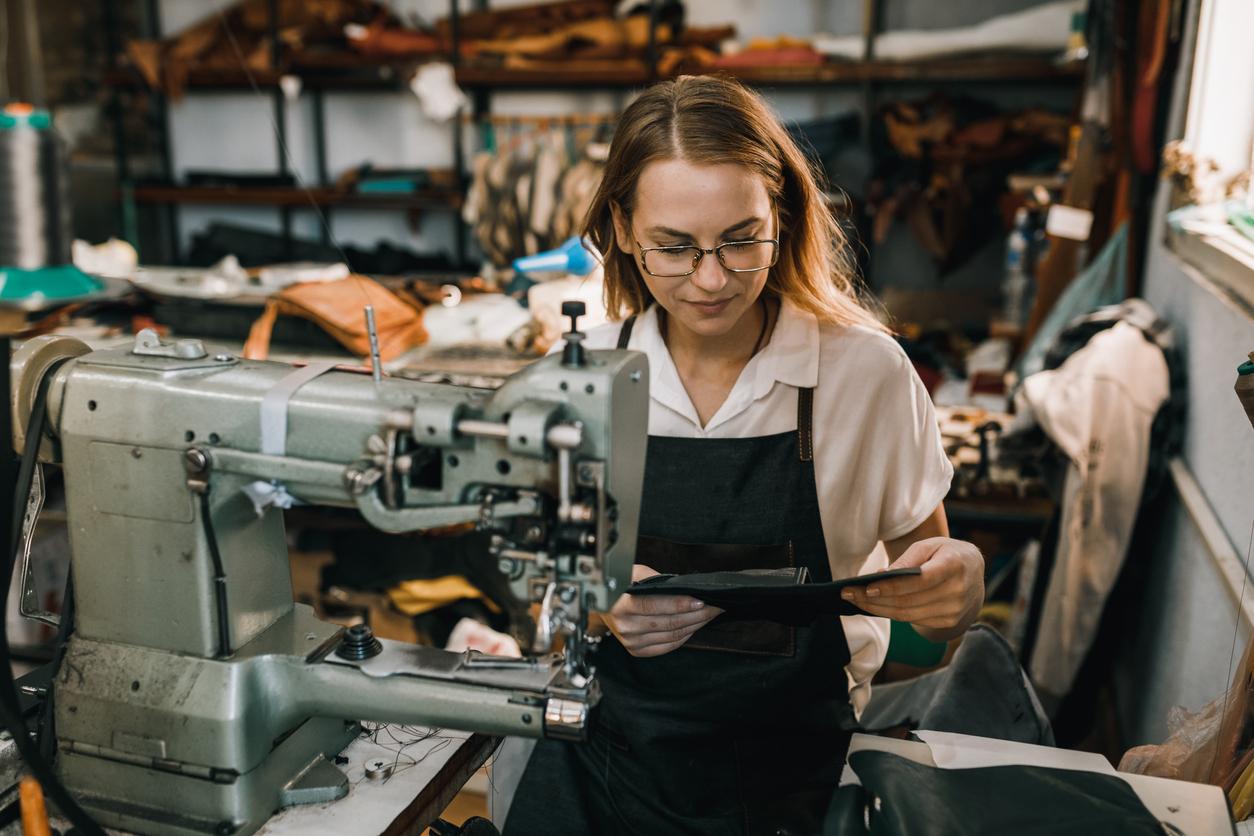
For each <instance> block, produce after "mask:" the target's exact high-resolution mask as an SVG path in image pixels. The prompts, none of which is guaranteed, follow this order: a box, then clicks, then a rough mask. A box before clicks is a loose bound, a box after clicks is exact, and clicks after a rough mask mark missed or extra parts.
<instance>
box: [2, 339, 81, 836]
mask: <svg viewBox="0 0 1254 836" xmlns="http://www.w3.org/2000/svg"><path fill="white" fill-rule="evenodd" d="M66 359H69V358H66ZM65 362H66V360H61V361H58V362H57V363H55V364H53V365H52V366H50V367H49V368H48V370H47V371H46V372H45V373H44V376H43V378H42V379H41V380H40V381H39V388H38V390H37V393H36V395H35V403H34V405H33V406H32V407H31V412H30V418H29V420H28V421H27V425H26V449H25V450H23V451H22V465H21V468H20V469H19V470H18V477H17V487H16V490H15V492H14V495H15V499H14V503H13V533H12V536H11V539H10V541H9V543H8V549H9V552H8V556H7V560H6V561H5V564H6V565H5V568H4V571H3V572H0V720H3V722H4V727H5V728H6V729H8V731H9V734H11V735H12V736H13V744H14V745H15V746H16V747H17V750H18V753H19V754H21V756H22V760H23V761H24V762H25V763H26V768H27V769H28V770H30V773H31V774H32V775H34V776H35V779H36V780H38V781H39V783H40V784H41V785H42V786H43V790H44V792H45V793H47V794H48V796H49V797H50V798H51V799H52V800H53V802H54V803H55V804H56V806H57V810H58V811H59V812H60V813H61V815H63V816H65V817H66V818H67V819H69V820H70V823H71V824H73V825H74V826H75V827H76V828H78V829H79V831H80V832H81V833H82V834H83V836H105V832H104V830H103V828H101V827H100V825H98V824H96V822H95V820H94V819H92V817H91V816H89V815H88V814H87V812H86V811H85V810H83V808H82V807H80V806H78V803H77V802H76V801H75V800H74V799H73V797H71V796H70V793H69V791H68V790H67V789H66V788H65V785H64V784H62V783H61V780H60V779H59V778H58V777H57V775H56V773H55V772H54V771H53V770H52V766H51V765H50V764H49V762H48V760H47V759H45V758H44V756H43V755H42V754H41V753H40V751H39V747H38V746H36V745H35V742H34V741H33V740H31V737H30V732H29V731H28V730H27V728H26V721H25V720H24V719H23V718H22V708H21V701H20V699H19V697H18V691H17V681H16V680H15V679H14V677H13V659H12V657H11V655H10V653H9V633H8V615H9V612H8V610H9V588H10V587H11V586H12V582H13V569H14V567H15V566H16V565H17V549H18V544H19V543H20V542H21V531H22V518H23V517H24V516H25V512H26V499H27V496H28V495H29V494H30V487H31V479H32V478H33V476H34V472H35V465H36V462H37V461H38V458H39V446H40V442H41V441H42V439H43V436H44V426H45V424H46V423H47V418H48V408H47V407H48V386H49V384H50V383H51V381H52V377H53V374H54V373H55V372H56V370H57V369H58V368H60V366H61V365H62V364H63V363H65Z"/></svg>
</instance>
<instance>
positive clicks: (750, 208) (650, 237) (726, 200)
mask: <svg viewBox="0 0 1254 836" xmlns="http://www.w3.org/2000/svg"><path fill="white" fill-rule="evenodd" d="M614 223H615V231H616V233H617V235H616V237H617V239H618V245H619V248H620V249H622V250H623V252H625V253H629V254H631V255H632V256H633V257H634V258H635V260H636V266H637V268H639V270H640V275H641V277H642V278H643V279H644V283H645V284H646V285H647V286H648V288H649V290H650V292H652V294H653V298H654V299H656V300H657V303H658V304H659V305H661V306H662V307H663V308H664V309H665V310H666V313H667V314H669V315H670V317H671V318H672V319H673V320H674V321H675V322H676V323H677V324H679V325H681V326H682V327H684V328H687V329H688V330H690V331H692V332H693V333H694V334H697V335H700V336H705V337H718V336H723V335H725V334H728V333H729V332H731V331H732V330H734V329H735V327H736V325H737V324H738V323H740V322H741V321H742V320H743V319H744V317H745V314H747V313H749V312H750V311H752V310H753V306H754V303H755V302H756V301H757V299H758V296H759V295H760V294H761V293H762V288H763V286H764V285H765V284H766V277H767V274H768V273H769V272H770V270H769V269H762V270H756V271H754V272H749V273H735V272H732V271H730V270H728V269H726V268H725V267H724V266H723V265H722V264H721V263H720V262H719V260H718V259H717V258H716V257H715V256H714V254H713V253H707V254H706V255H705V256H704V257H703V258H702V259H701V261H700V264H699V265H698V266H697V269H696V272H694V273H692V274H691V275H689V276H682V277H674V278H659V277H657V276H654V275H650V273H649V271H648V270H646V269H645V265H644V261H643V259H642V258H641V255H640V248H642V247H643V248H645V249H648V248H650V247H673V246H684V245H695V246H698V247H702V248H705V249H709V248H712V247H716V246H718V245H719V244H723V243H726V242H728V241H746V240H750V239H766V238H775V237H776V229H775V222H774V220H773V213H772V211H771V200H770V197H769V196H768V195H767V192H766V185H765V184H764V183H763V182H762V178H761V177H759V176H758V175H757V174H755V173H754V172H752V171H750V170H749V169H747V168H745V167H743V166H739V165H734V164H719V165H698V164H695V163H691V162H688V161H686V160H655V161H654V162H651V163H649V164H648V165H647V166H645V168H644V171H642V172H641V173H640V179H639V181H638V182H637V185H636V198H635V209H634V210H633V212H632V213H631V215H630V216H627V215H626V214H625V213H623V212H622V211H620V210H619V209H618V207H615V208H614ZM653 258H654V257H653V256H650V259H651V260H650V266H651V267H654V268H655V269H654V272H662V271H660V270H658V269H656V265H655V264H654V263H653V261H652V259H653ZM755 263H757V262H755ZM666 272H670V271H666ZM748 321H750V322H752V321H753V320H748Z"/></svg>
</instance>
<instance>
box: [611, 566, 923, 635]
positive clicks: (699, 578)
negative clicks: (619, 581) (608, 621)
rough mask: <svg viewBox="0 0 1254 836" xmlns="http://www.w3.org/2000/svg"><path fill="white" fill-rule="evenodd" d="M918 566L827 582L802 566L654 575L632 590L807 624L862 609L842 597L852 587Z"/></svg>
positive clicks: (901, 574)
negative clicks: (818, 580)
mask: <svg viewBox="0 0 1254 836" xmlns="http://www.w3.org/2000/svg"><path fill="white" fill-rule="evenodd" d="M921 573H922V570H920V569H917V568H912V569H894V570H891V571H887V572H877V573H875V574H870V575H858V576H856V577H852V578H845V579H843V580H838V581H831V582H828V583H810V582H809V580H810V579H809V572H808V571H807V570H806V569H805V567H790V568H786V569H748V570H740V571H720V572H698V573H692V574H685V575H655V576H653V577H651V578H646V579H644V580H642V581H639V582H638V583H634V584H632V585H631V587H630V588H629V589H628V590H627V592H628V593H629V594H631V595H689V596H692V597H693V598H697V599H698V600H701V601H704V602H705V603H707V604H711V605H713V606H715V607H718V608H719V609H721V610H724V611H725V613H726V614H727V615H728V616H730V617H732V618H753V619H759V620H765V621H772V622H775V623H777V624H787V625H789V626H792V627H806V626H808V625H810V624H813V623H814V622H815V621H816V620H818V619H819V618H822V617H824V616H834V615H864V614H865V613H864V612H863V611H862V610H860V609H858V608H857V607H855V606H854V605H853V604H852V603H850V602H848V601H846V600H845V599H844V598H842V597H841V593H842V592H843V591H844V590H845V589H847V588H849V587H854V586H866V585H867V584H870V583H873V582H875V581H879V580H885V579H887V578H897V577H906V576H910V575H919V574H921Z"/></svg>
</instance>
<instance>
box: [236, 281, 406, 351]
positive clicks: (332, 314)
mask: <svg viewBox="0 0 1254 836" xmlns="http://www.w3.org/2000/svg"><path fill="white" fill-rule="evenodd" d="M367 304H370V305H373V306H374V314H375V325H376V327H377V328H378V331H379V354H380V356H381V357H382V358H383V360H384V361H387V360H392V359H394V358H396V357H398V356H400V355H401V354H402V353H404V352H405V351H407V350H408V349H410V348H412V347H413V346H415V345H419V344H421V343H423V342H425V341H426V339H427V332H426V330H425V329H424V328H423V325H422V314H421V312H419V311H418V310H416V309H414V308H413V307H411V306H410V305H408V304H406V303H405V302H403V301H401V299H399V298H398V297H397V296H396V294H394V293H392V291H390V290H388V289H387V288H386V287H384V286H383V285H381V284H379V283H378V282H376V281H374V280H373V279H368V278H366V277H365V276H349V277H348V278H346V279H340V280H339V281H333V282H304V283H301V284H294V285H290V286H288V287H285V288H284V289H283V290H281V291H279V292H278V293H276V294H274V295H273V296H271V297H270V299H269V301H267V303H266V309H265V312H264V313H263V314H262V315H261V317H260V318H259V319H258V320H257V321H256V322H255V323H253V327H252V331H250V332H249V334H248V341H247V342H246V343H245V344H244V356H245V357H247V358H248V359H250V360H264V359H266V357H267V355H268V354H269V351H270V334H271V331H272V330H273V328H274V321H275V318H276V317H277V316H279V315H280V314H282V315H287V316H298V317H301V318H303V319H308V320H311V321H312V322H314V323H316V324H317V325H318V326H319V327H321V328H322V329H323V330H324V331H326V332H327V333H328V334H330V335H331V336H332V337H334V338H335V339H336V341H337V342H339V343H340V344H341V345H343V346H344V347H345V348H347V349H348V350H349V351H351V352H352V353H354V354H356V355H358V356H368V355H369V354H370V340H369V337H368V336H367V333H366V317H365V312H364V309H365V306H366V305H367Z"/></svg>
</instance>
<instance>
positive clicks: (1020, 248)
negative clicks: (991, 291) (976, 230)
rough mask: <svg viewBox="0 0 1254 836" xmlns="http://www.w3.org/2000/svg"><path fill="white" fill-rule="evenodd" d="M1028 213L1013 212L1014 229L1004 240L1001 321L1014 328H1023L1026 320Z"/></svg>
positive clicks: (1022, 209)
mask: <svg viewBox="0 0 1254 836" xmlns="http://www.w3.org/2000/svg"><path fill="white" fill-rule="evenodd" d="M1027 223H1028V213H1027V210H1026V209H1024V208H1022V207H1021V208H1020V209H1019V210H1018V211H1017V212H1015V227H1014V229H1013V230H1011V232H1010V237H1009V238H1007V239H1006V273H1005V275H1004V276H1003V277H1002V283H1001V291H1002V314H1001V316H1002V320H1003V321H1005V322H1007V323H1009V324H1011V325H1015V326H1023V325H1024V324H1025V323H1026V322H1027V319H1028V310H1027V306H1028V289H1029V288H1028V284H1029V280H1028V274H1027V270H1026V268H1025V266H1024V258H1025V257H1026V256H1027V250H1028V238H1027Z"/></svg>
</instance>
